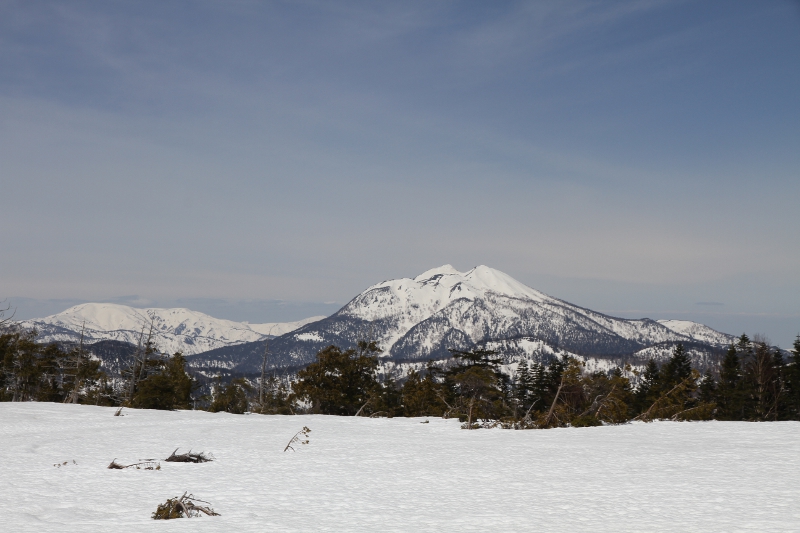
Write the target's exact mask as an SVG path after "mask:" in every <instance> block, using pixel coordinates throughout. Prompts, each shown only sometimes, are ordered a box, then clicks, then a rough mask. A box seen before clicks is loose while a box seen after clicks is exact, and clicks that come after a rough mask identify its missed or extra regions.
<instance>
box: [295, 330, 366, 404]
mask: <svg viewBox="0 0 800 533" xmlns="http://www.w3.org/2000/svg"><path fill="white" fill-rule="evenodd" d="M379 351H380V349H379V348H378V347H377V346H376V345H375V344H374V343H369V344H368V343H364V345H363V346H361V345H360V346H359V350H358V351H356V350H355V349H350V350H346V351H342V350H341V349H340V348H339V347H338V346H328V347H327V348H325V349H323V350H321V351H320V352H319V353H318V354H317V360H316V361H315V362H314V363H311V364H310V365H308V366H307V367H306V368H304V369H303V370H301V371H300V372H298V374H297V375H298V378H299V379H298V380H297V381H296V382H295V384H294V387H293V389H294V395H295V398H297V399H300V400H302V401H308V402H310V403H311V410H312V412H315V413H322V414H329V415H348V416H352V415H355V414H357V413H358V412H359V410H361V409H363V408H366V407H368V405H367V404H368V402H372V401H375V400H376V399H377V397H378V395H379V385H378V381H377V379H376V376H375V370H376V368H377V366H378V358H377V356H376V355H375V354H376V353H378V352H379ZM369 410H370V411H372V410H371V409H369Z"/></svg>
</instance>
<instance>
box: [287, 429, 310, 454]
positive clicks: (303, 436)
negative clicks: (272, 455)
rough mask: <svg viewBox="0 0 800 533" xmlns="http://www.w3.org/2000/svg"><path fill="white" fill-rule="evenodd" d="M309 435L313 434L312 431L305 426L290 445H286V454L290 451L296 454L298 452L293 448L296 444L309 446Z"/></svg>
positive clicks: (295, 435) (292, 439)
mask: <svg viewBox="0 0 800 533" xmlns="http://www.w3.org/2000/svg"><path fill="white" fill-rule="evenodd" d="M309 433H311V430H310V429H308V428H307V427H306V426H303V429H301V430H300V431H298V432H297V433H295V434H294V437H292V438H291V440H289V444H287V445H286V448H284V449H283V451H284V452H285V451H288V450H292V451H293V452H294V451H297V450H295V449H294V446H293V445H294V444H308V434H309Z"/></svg>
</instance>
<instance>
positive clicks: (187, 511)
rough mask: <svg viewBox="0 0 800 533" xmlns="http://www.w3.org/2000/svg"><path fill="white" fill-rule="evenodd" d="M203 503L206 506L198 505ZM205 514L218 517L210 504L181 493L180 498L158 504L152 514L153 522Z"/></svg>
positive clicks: (191, 495)
mask: <svg viewBox="0 0 800 533" xmlns="http://www.w3.org/2000/svg"><path fill="white" fill-rule="evenodd" d="M198 503H205V504H206V505H198ZM201 513H202V514H205V515H206V516H220V514H219V513H217V512H216V511H214V509H212V508H211V504H209V503H208V502H206V501H203V500H201V499H199V498H196V497H195V496H194V495H193V494H188V493H186V492H184V493H183V496H181V497H180V498H170V499H168V500H167V501H166V502H164V503H162V504H159V506H158V508H157V509H156V511H155V512H154V513H153V515H152V518H153V520H170V519H173V518H193V517H197V516H201Z"/></svg>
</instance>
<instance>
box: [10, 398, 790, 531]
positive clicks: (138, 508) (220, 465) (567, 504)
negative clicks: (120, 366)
mask: <svg viewBox="0 0 800 533" xmlns="http://www.w3.org/2000/svg"><path fill="white" fill-rule="evenodd" d="M113 413H114V409H112V408H104V407H92V406H80V405H61V404H47V403H23V404H19V403H0V472H2V474H0V529H2V530H3V531H9V532H11V531H14V532H17V531H20V532H21V531H37V532H39V531H59V532H64V531H83V532H85V531H93V532H94V531H96V532H101V531H111V532H115V533H117V532H125V531H225V532H233V531H237V532H238V531H258V532H263V531H336V532H345V531H370V532H382V531H409V532H412V531H414V532H415V531H498V532H500V531H502V532H509V531H525V532H528V531H547V532H557V531H564V532H576V531H587V532H603V531H609V532H623V531H631V532H633V531H636V532H643V531H644V532H650V531H673V532H674V531H681V532H687V531H697V532H714V531H719V532H735V531H757V532H770V531H800V506H799V505H798V501H800V438H798V437H800V423H797V422H778V423H761V424H756V423H742V422H698V423H669V422H656V423H653V424H631V425H625V426H616V427H597V428H581V429H553V430H544V431H508V430H499V429H498V430H476V431H465V430H461V429H459V425H458V422H456V421H453V420H441V419H436V418H431V419H430V423H428V424H424V423H421V422H422V421H423V419H419V418H417V419H402V418H395V419H388V420H387V419H366V418H340V417H329V416H285V417H282V416H259V415H238V416H237V415H229V414H225V413H218V414H211V413H205V412H191V411H183V412H159V411H145V410H129V409H126V410H124V411H123V413H124V414H125V416H122V417H114V416H113ZM303 426H308V427H309V428H311V430H312V431H311V435H310V440H311V442H310V444H309V445H307V446H297V452H295V453H292V452H291V451H289V452H286V453H283V451H282V450H283V448H284V446H285V445H286V443H287V442H288V441H289V439H290V438H291V437H292V435H294V433H295V432H297V431H298V430H300V429H301V428H302V427H303ZM177 447H180V448H181V450H183V451H186V450H188V448H192V449H193V450H195V451H201V450H204V451H206V452H211V453H213V454H214V456H215V457H216V461H214V462H211V463H206V464H184V463H165V462H162V463H161V470H160V471H147V470H108V469H107V468H106V467H107V465H108V464H109V463H110V462H111V460H112V459H114V458H116V459H117V462H121V463H125V462H134V461H136V460H137V459H148V458H160V459H163V458H165V457H167V456H168V455H169V454H170V452H172V450H174V449H175V448H177ZM64 461H67V462H68V464H67V465H65V466H61V467H60V468H59V467H55V466H53V465H54V464H56V463H63V462H64ZM72 461H75V463H77V464H73V462H72ZM184 491H189V492H192V493H194V494H195V496H197V497H199V498H201V499H203V500H207V501H209V502H211V503H212V504H213V507H214V509H215V510H216V511H217V512H219V513H220V514H221V515H222V516H219V517H203V518H192V519H181V520H172V521H169V522H163V521H154V520H151V519H150V514H151V513H152V512H153V511H154V510H155V508H156V506H157V504H158V503H161V502H164V501H165V500H166V499H167V498H169V497H173V496H179V495H181V494H183V493H184Z"/></svg>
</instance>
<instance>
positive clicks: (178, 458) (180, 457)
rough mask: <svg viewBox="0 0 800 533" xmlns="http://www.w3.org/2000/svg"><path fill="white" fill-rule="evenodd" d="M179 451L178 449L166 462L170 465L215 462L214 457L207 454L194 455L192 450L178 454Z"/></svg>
mask: <svg viewBox="0 0 800 533" xmlns="http://www.w3.org/2000/svg"><path fill="white" fill-rule="evenodd" d="M177 451H178V448H175V451H174V452H172V454H171V455H170V456H169V457H167V458H166V459H164V460H165V461H166V462H168V463H208V462H209V461H213V460H214V456H213V455H211V454H206V453H205V452H200V453H192V450H189V451H188V452H186V453H180V454H176V453H175V452H177Z"/></svg>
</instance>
